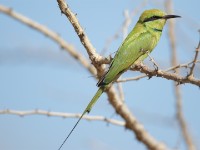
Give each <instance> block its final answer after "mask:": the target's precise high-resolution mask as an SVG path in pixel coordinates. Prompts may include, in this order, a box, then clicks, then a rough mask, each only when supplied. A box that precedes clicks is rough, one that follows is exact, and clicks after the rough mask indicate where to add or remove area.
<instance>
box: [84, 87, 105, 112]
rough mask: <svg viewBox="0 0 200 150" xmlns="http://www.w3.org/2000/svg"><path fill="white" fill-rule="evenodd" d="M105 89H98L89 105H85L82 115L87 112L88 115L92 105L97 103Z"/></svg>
mask: <svg viewBox="0 0 200 150" xmlns="http://www.w3.org/2000/svg"><path fill="white" fill-rule="evenodd" d="M104 90H105V87H100V88H99V89H98V91H97V92H96V94H95V95H94V97H93V98H92V100H91V101H90V103H89V104H88V105H87V107H86V109H85V111H84V114H85V113H86V112H87V113H89V112H90V111H91V109H92V107H93V106H94V104H95V103H96V102H97V100H98V99H99V97H100V96H101V94H102V93H103V92H104Z"/></svg>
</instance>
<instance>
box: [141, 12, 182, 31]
mask: <svg viewBox="0 0 200 150" xmlns="http://www.w3.org/2000/svg"><path fill="white" fill-rule="evenodd" d="M178 17H181V16H177V15H167V14H166V13H165V12H163V11H161V10H158V9H150V10H146V11H144V12H143V13H142V15H141V16H140V18H139V21H138V22H140V23H142V24H144V25H145V26H148V27H150V28H153V29H158V30H161V31H162V29H163V27H164V25H165V23H166V20H167V19H170V18H178Z"/></svg>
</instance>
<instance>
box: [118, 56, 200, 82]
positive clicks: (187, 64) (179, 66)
mask: <svg viewBox="0 0 200 150" xmlns="http://www.w3.org/2000/svg"><path fill="white" fill-rule="evenodd" d="M192 63H193V61H190V62H189V63H185V64H178V65H175V66H173V67H170V68H167V69H164V70H163V72H169V71H173V70H176V69H177V68H189V66H190V65H191V64H192ZM196 63H200V60H197V61H196ZM145 77H148V75H146V74H145V75H139V76H136V77H130V78H124V79H119V80H117V81H116V82H127V81H138V80H140V79H142V78H145Z"/></svg>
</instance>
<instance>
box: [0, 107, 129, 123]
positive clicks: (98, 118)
mask: <svg viewBox="0 0 200 150" xmlns="http://www.w3.org/2000/svg"><path fill="white" fill-rule="evenodd" d="M7 114H9V115H18V116H20V117H24V116H29V115H44V116H48V117H62V118H80V116H81V114H79V113H78V114H76V113H64V112H53V111H46V110H41V109H35V110H27V111H19V110H11V109H5V110H0V115H7ZM83 119H85V120H88V121H104V122H106V123H110V124H113V125H117V126H125V122H123V121H119V120H115V119H108V118H106V117H104V116H89V115H86V116H83Z"/></svg>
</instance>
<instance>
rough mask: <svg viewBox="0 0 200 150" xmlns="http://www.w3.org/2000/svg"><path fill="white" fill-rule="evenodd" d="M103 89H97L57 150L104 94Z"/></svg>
mask: <svg viewBox="0 0 200 150" xmlns="http://www.w3.org/2000/svg"><path fill="white" fill-rule="evenodd" d="M105 89H106V87H105V86H104V87H100V88H99V89H98V91H97V92H96V94H95V95H94V97H93V98H92V100H91V101H90V103H89V104H88V105H87V107H86V109H85V110H84V112H83V113H82V115H81V116H80V118H79V119H78V121H77V122H76V124H75V125H74V127H73V128H72V130H71V131H70V132H69V134H68V136H67V137H66V138H65V140H64V141H63V143H62V144H61V145H60V147H59V149H58V150H60V149H61V148H62V146H63V145H64V144H65V142H66V141H67V139H68V138H69V136H70V135H71V134H72V132H73V131H74V129H75V128H76V126H77V125H78V123H79V121H80V120H81V119H82V118H83V116H84V115H85V114H86V113H89V112H90V111H91V109H92V107H93V106H94V104H95V103H96V102H97V100H98V99H99V97H100V96H101V94H102V93H103V92H104V90H105Z"/></svg>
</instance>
